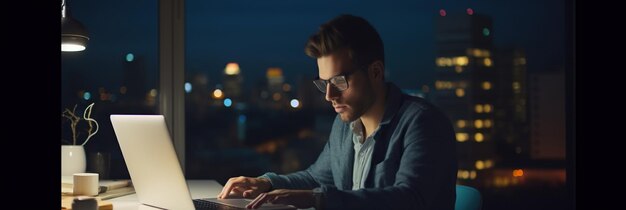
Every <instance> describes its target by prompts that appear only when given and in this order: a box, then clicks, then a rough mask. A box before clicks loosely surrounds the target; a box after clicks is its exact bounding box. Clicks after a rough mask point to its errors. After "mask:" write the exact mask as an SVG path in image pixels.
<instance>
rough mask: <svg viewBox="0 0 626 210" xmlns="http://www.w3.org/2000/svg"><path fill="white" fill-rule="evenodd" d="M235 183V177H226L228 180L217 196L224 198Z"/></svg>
mask: <svg viewBox="0 0 626 210" xmlns="http://www.w3.org/2000/svg"><path fill="white" fill-rule="evenodd" d="M236 185H237V181H236V179H235V178H230V179H228V182H226V184H225V185H224V187H223V188H222V192H220V194H219V196H218V198H226V197H228V195H229V194H230V191H231V190H232V189H233V187H235V186H236Z"/></svg>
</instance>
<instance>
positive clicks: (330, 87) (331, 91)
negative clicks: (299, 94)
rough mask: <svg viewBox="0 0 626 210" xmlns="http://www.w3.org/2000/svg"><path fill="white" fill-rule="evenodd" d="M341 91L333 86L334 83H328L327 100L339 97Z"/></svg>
mask: <svg viewBox="0 0 626 210" xmlns="http://www.w3.org/2000/svg"><path fill="white" fill-rule="evenodd" d="M340 95H341V93H340V92H339V91H338V90H337V88H335V87H334V86H333V84H330V83H328V84H327V85H326V95H325V98H326V101H332V100H333V99H336V98H338V97H339V96H340Z"/></svg>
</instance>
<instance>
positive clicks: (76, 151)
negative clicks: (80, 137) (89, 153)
mask: <svg viewBox="0 0 626 210" xmlns="http://www.w3.org/2000/svg"><path fill="white" fill-rule="evenodd" d="M86 168H87V158H86V156H85V148H84V147H83V146H81V145H61V176H72V175H73V174H75V173H85V169H86Z"/></svg>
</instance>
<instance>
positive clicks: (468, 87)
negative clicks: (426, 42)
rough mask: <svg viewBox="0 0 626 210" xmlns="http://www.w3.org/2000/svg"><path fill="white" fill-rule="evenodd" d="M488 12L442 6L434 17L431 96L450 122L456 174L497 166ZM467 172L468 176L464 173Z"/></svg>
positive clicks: (471, 177)
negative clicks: (453, 10)
mask: <svg viewBox="0 0 626 210" xmlns="http://www.w3.org/2000/svg"><path fill="white" fill-rule="evenodd" d="M491 31H492V20H491V18H489V17H487V16H484V15H481V14H476V13H473V12H472V13H467V14H466V13H458V14H451V13H445V12H440V15H439V16H438V17H436V18H435V33H436V34H435V38H436V59H435V63H436V73H435V78H436V79H435V87H434V90H433V91H432V101H433V103H435V104H436V105H437V106H438V107H439V108H441V109H442V111H444V112H445V113H446V114H447V115H448V117H449V118H450V120H451V121H452V122H453V124H454V129H455V132H456V140H457V142H458V144H457V151H458V159H459V165H458V166H459V174H460V175H462V176H459V177H460V179H464V178H466V179H469V180H474V179H478V178H480V177H477V176H476V174H480V173H477V171H479V170H484V169H488V168H492V167H494V166H495V162H496V160H495V159H496V154H495V142H494V113H495V111H496V110H495V104H496V99H497V96H498V91H497V88H498V87H497V83H496V80H497V79H498V74H497V72H496V70H495V68H494V61H493V44H492V41H493V34H492V33H491ZM465 175H467V176H465Z"/></svg>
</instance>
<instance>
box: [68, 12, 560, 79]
mask: <svg viewBox="0 0 626 210" xmlns="http://www.w3.org/2000/svg"><path fill="white" fill-rule="evenodd" d="M156 2H157V1H152V0H137V1H122V0H112V1H68V3H69V7H70V9H71V12H72V16H73V17H74V18H76V19H78V20H79V21H81V22H82V23H83V24H84V25H85V26H86V27H87V30H89V33H90V38H91V40H90V42H89V46H88V48H87V50H86V51H84V52H79V53H71V54H70V53H63V57H62V62H63V63H62V67H63V71H64V75H66V74H65V73H68V72H78V73H79V74H82V75H83V79H84V81H85V82H86V83H88V84H93V85H96V86H98V87H100V86H104V87H107V88H117V86H118V85H119V83H120V79H119V78H121V77H122V75H123V74H122V67H121V66H122V63H123V58H124V55H125V54H126V53H128V52H132V53H134V54H135V55H136V56H143V57H145V58H146V61H147V63H148V66H147V67H148V71H150V72H151V73H150V75H147V76H148V78H149V79H150V80H153V81H156V77H155V75H157V74H156V72H157V63H158V62H157V60H156V58H157V52H158V51H157V49H158V47H157V46H158V45H157V41H158V39H157V34H158V31H157V20H158V19H157V18H158V17H157V14H158V12H157V9H158V7H157V3H156ZM564 2H565V1H564V0H526V1H503V0H471V1H470V0H455V1H441V0H438V1H416V0H394V1H380V0H378V1H374V0H318V1H299V0H297V1H296V0H294V1H287V0H229V1H203V0H202V1H200V0H187V1H186V13H187V14H186V17H185V18H186V21H187V23H186V32H185V33H186V64H185V65H186V70H187V72H188V74H194V73H198V72H201V73H204V74H207V75H209V78H210V79H209V80H210V83H212V84H214V83H215V82H217V81H218V80H219V79H220V78H221V72H222V70H223V68H224V67H225V65H226V63H227V62H238V63H239V65H240V67H241V71H242V74H243V76H244V81H245V82H246V86H248V87H249V86H250V85H252V84H255V83H256V82H257V81H258V80H260V79H262V78H264V75H265V71H266V69H267V68H268V67H280V68H282V69H283V72H284V74H285V76H286V81H287V82H290V83H294V82H295V79H296V78H298V77H300V76H304V77H309V78H312V77H313V76H315V75H316V74H317V66H316V63H315V60H314V59H311V58H309V57H307V56H306V55H305V54H304V51H303V48H304V44H305V42H306V40H307V38H308V37H309V36H310V35H311V34H312V33H314V32H315V31H316V30H317V27H318V26H319V25H320V24H322V23H324V22H326V21H328V20H330V19H331V18H333V17H335V16H337V15H339V14H342V13H348V14H353V15H357V16H362V17H364V18H365V19H367V20H368V21H370V23H371V24H372V25H374V27H375V28H377V30H378V31H379V33H380V34H381V36H382V38H383V42H384V44H385V54H386V61H387V63H386V68H387V72H388V77H387V79H388V80H391V81H393V82H396V83H397V84H398V85H399V86H400V87H401V88H419V87H421V85H423V84H432V83H433V80H434V73H435V64H434V59H435V54H434V52H435V43H434V41H435V37H434V28H435V27H434V25H433V23H434V18H435V17H436V16H437V15H438V14H439V10H440V9H445V10H446V11H447V12H448V13H449V14H450V13H454V12H459V13H464V12H465V10H466V8H468V7H471V8H472V9H473V10H474V11H475V13H477V14H483V15H487V16H490V17H492V20H493V27H494V28H493V30H492V32H493V33H492V34H493V36H494V42H495V46H496V47H498V46H517V47H520V48H522V49H524V50H525V51H526V54H527V61H528V70H529V72H531V73H532V72H544V71H552V70H555V69H557V68H559V67H562V66H563V65H564V63H565V60H564V57H565V56H564V53H565V51H564V50H565V38H566V34H565V24H566V22H567V21H566V19H565V5H564ZM63 80H64V85H65V81H67V80H68V79H67V78H66V76H64V77H63ZM155 84H156V83H155ZM93 88H94V89H95V88H96V87H93Z"/></svg>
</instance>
